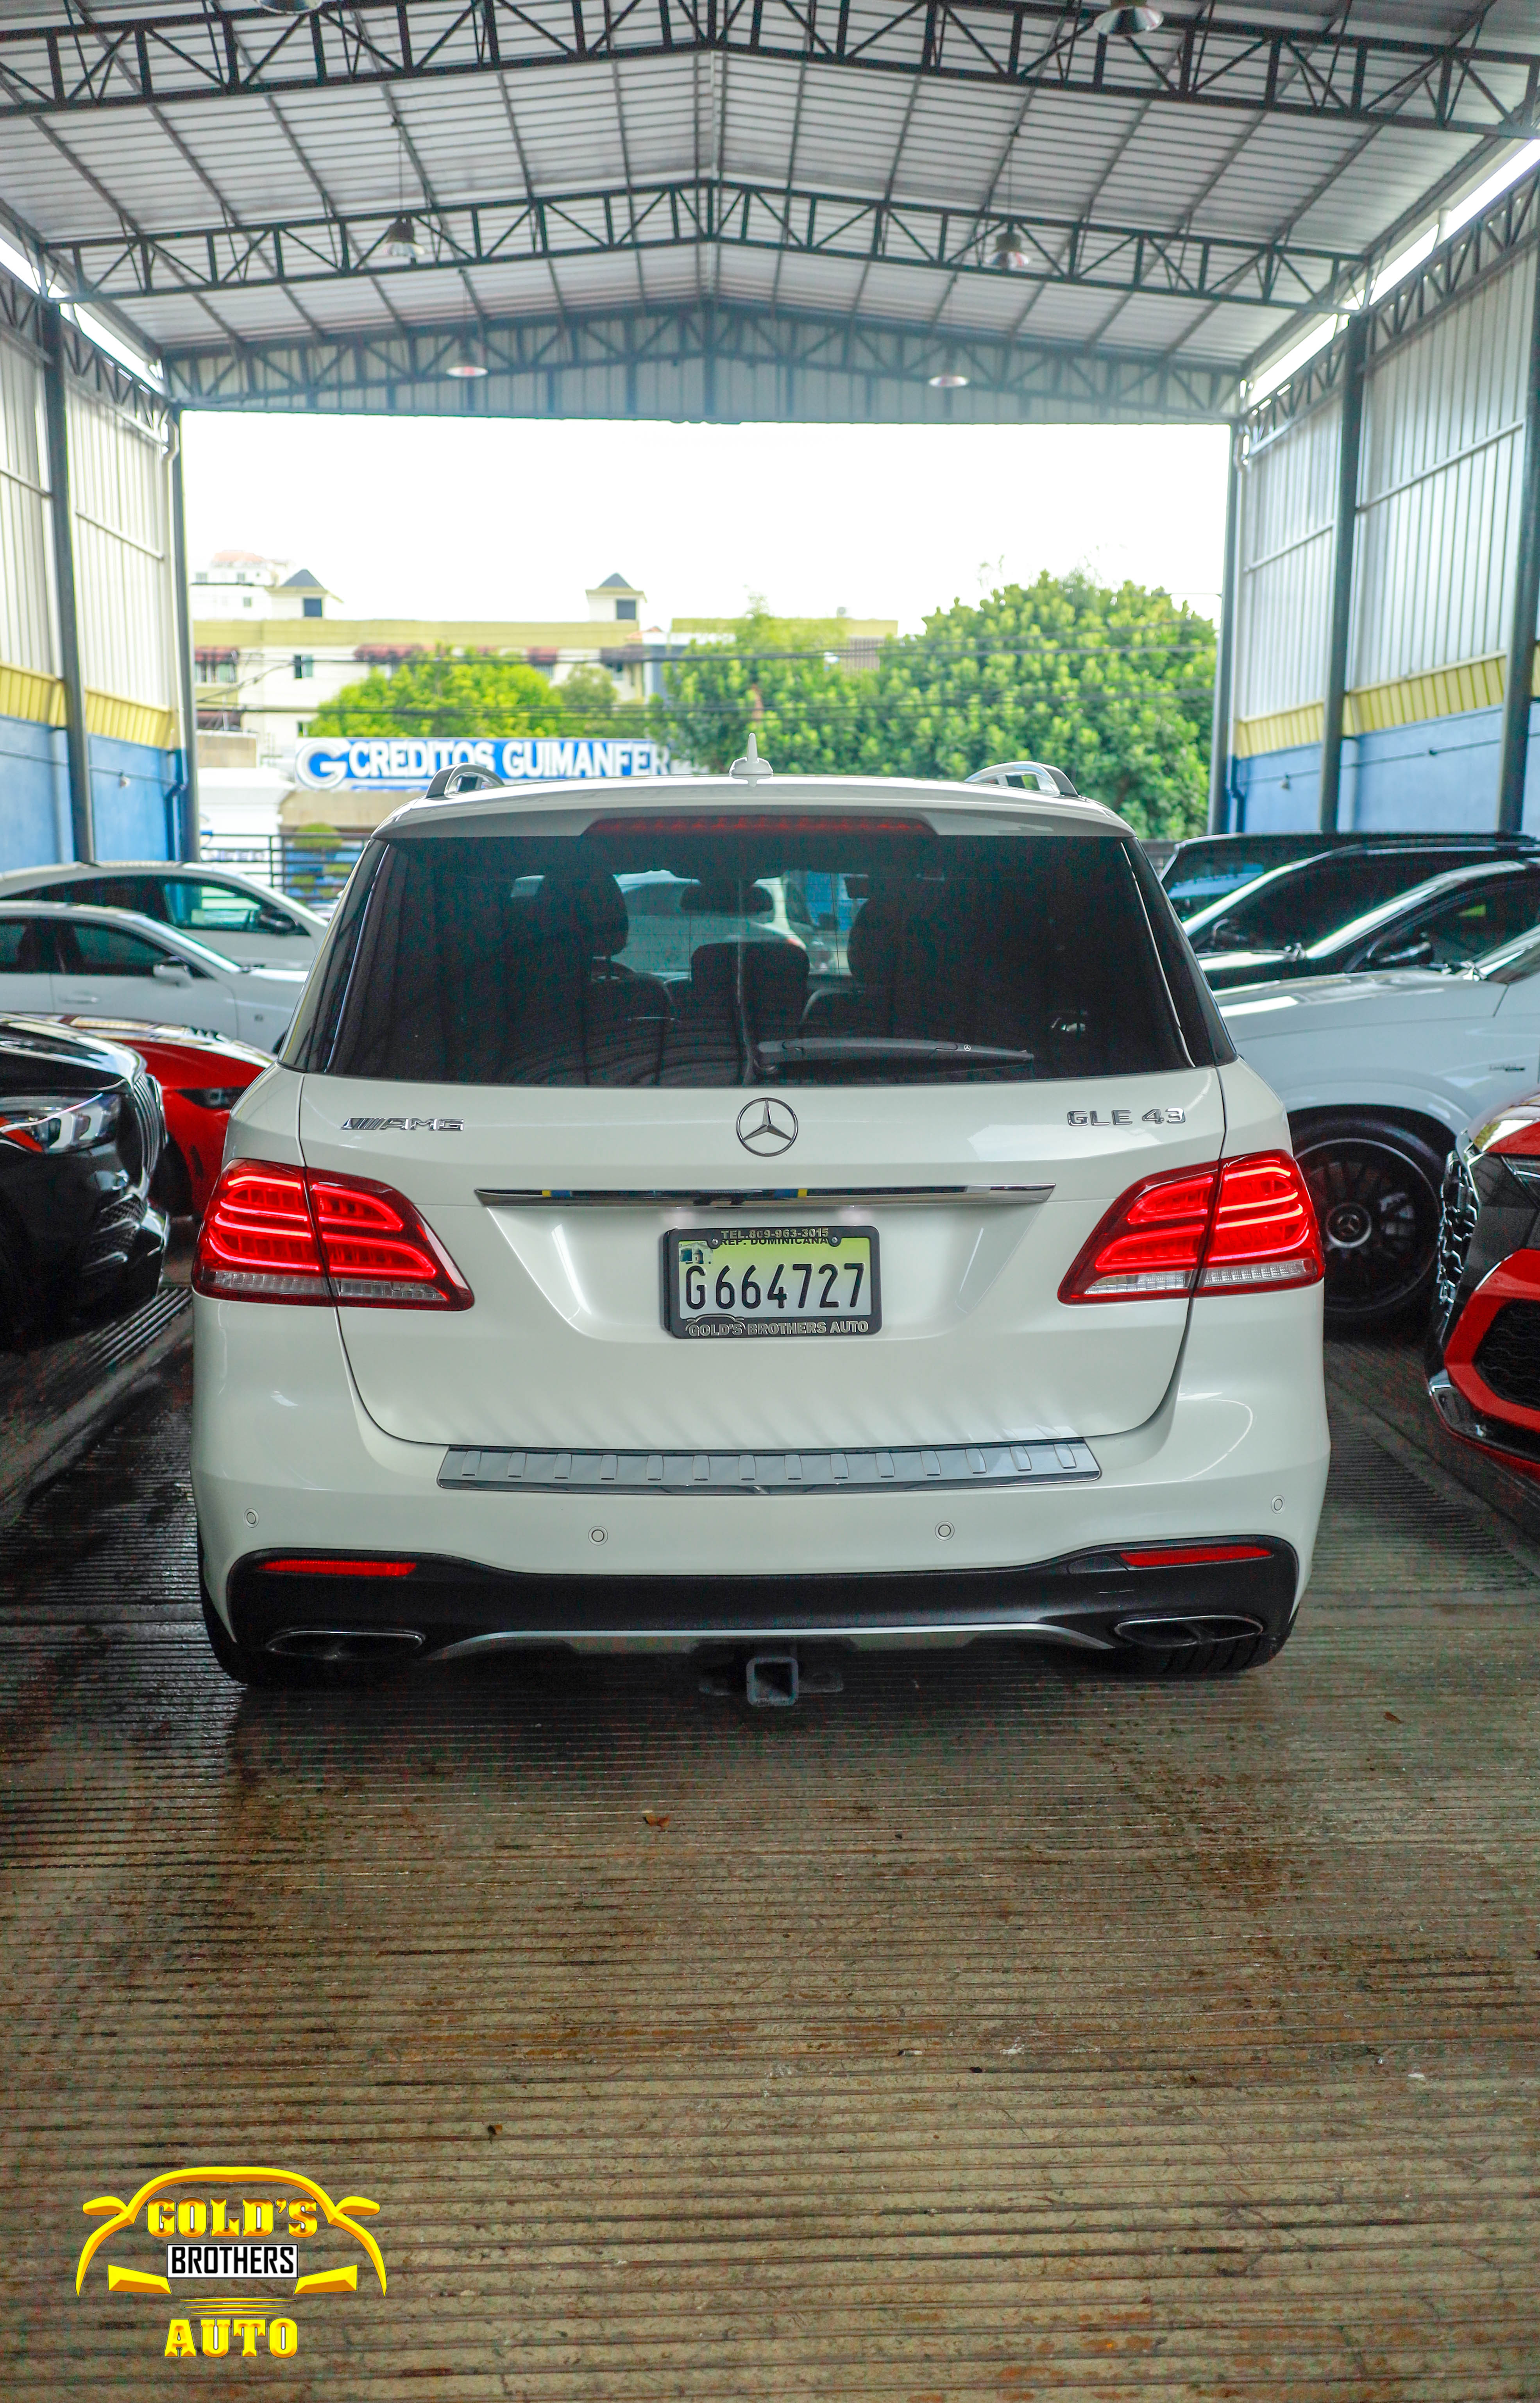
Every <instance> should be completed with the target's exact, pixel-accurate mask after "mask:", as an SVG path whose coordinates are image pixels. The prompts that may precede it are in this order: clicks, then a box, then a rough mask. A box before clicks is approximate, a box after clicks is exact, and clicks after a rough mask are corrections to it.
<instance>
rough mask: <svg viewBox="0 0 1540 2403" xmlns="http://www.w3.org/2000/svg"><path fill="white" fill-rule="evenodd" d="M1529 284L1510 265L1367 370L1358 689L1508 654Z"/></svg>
mask: <svg viewBox="0 0 1540 2403" xmlns="http://www.w3.org/2000/svg"><path fill="white" fill-rule="evenodd" d="M1533 280H1534V271H1533V263H1532V261H1531V260H1530V259H1529V258H1528V257H1519V258H1517V259H1515V260H1514V262H1513V263H1512V265H1511V266H1509V267H1508V268H1506V269H1505V271H1503V272H1501V273H1500V274H1497V275H1494V276H1493V277H1492V278H1491V282H1490V283H1487V284H1485V285H1480V286H1478V288H1477V290H1476V291H1475V292H1473V293H1472V295H1471V296H1470V298H1469V299H1467V300H1465V301H1463V302H1460V303H1457V304H1456V305H1455V306H1454V307H1452V308H1450V309H1449V310H1448V311H1446V312H1445V313H1444V314H1443V315H1441V316H1438V317H1436V318H1435V319H1434V320H1433V322H1432V324H1431V325H1429V326H1425V327H1424V328H1423V329H1422V331H1421V332H1419V333H1418V334H1416V335H1414V336H1413V337H1412V338H1411V339H1410V340H1406V341H1404V342H1402V343H1400V344H1399V345H1398V346H1397V347H1396V348H1395V349H1394V350H1391V351H1389V352H1387V353H1385V354H1384V355H1383V356H1382V357H1381V358H1380V359H1379V360H1378V361H1377V362H1375V364H1374V365H1373V367H1372V368H1371V370H1370V373H1369V376H1368V380H1367V389H1366V392H1365V398H1364V440H1363V451H1362V455H1361V459H1360V467H1359V487H1358V535H1357V562H1356V571H1355V575H1354V579H1353V583H1354V606H1353V634H1352V638H1351V642H1350V647H1349V653H1348V658H1349V671H1348V681H1349V683H1350V685H1354V686H1359V685H1377V684H1384V683H1388V682H1389V681H1390V680H1391V679H1392V678H1393V677H1397V676H1408V675H1417V674H1422V673H1424V672H1426V671H1427V670H1428V669H1430V668H1441V667H1447V666H1450V665H1452V664H1453V663H1454V662H1455V661H1457V660H1474V659H1481V658H1485V657H1490V656H1491V654H1493V653H1495V652H1500V651H1505V650H1506V648H1507V642H1508V619H1509V617H1510V614H1511V611H1512V607H1513V565H1514V558H1515V553H1516V550H1517V547H1518V514H1517V513H1518V508H1519V479H1520V476H1521V474H1522V469H1523V451H1524V386H1525V374H1526V367H1527V361H1528V352H1529V336H1530V310H1531V297H1532V293H1533ZM1300 431H1301V433H1303V432H1304V431H1305V429H1304V428H1301V429H1300Z"/></svg>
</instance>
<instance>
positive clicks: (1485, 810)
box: [1229, 702, 1540, 834]
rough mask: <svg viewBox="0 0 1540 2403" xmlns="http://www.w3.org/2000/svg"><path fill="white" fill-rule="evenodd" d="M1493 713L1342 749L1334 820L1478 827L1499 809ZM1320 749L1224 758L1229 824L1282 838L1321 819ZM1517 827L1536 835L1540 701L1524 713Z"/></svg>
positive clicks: (1389, 731) (1499, 721) (1379, 827)
mask: <svg viewBox="0 0 1540 2403" xmlns="http://www.w3.org/2000/svg"><path fill="white" fill-rule="evenodd" d="M1502 737H1503V713H1502V711H1501V710H1499V709H1473V710H1467V711H1465V712H1464V714H1463V715H1459V716H1454V717H1428V718H1422V719H1420V720H1419V722H1418V723H1417V724H1416V725H1414V726H1393V727H1388V728H1386V729H1384V730H1383V731H1382V732H1380V733H1377V734H1360V735H1350V736H1349V737H1348V739H1347V740H1346V742H1345V743H1343V745H1342V799H1341V810H1340V815H1339V824H1340V825H1341V826H1342V827H1343V829H1344V830H1345V831H1353V832H1360V831H1361V832H1363V833H1367V834H1392V833H1434V834H1443V833H1451V834H1452V833H1484V832H1486V831H1487V829H1488V828H1490V827H1491V825H1492V824H1493V822H1494V820H1495V818H1496V815H1497V755H1498V750H1499V746H1500V744H1501V743H1502ZM1320 794H1321V751H1320V745H1319V744H1318V743H1304V744H1301V745H1300V746H1299V748H1298V749H1297V750H1290V751H1266V752H1262V753H1260V754H1259V755H1258V756H1257V757H1256V758H1254V759H1235V760H1232V761H1231V763H1230V810H1229V822H1230V825H1231V826H1236V827H1242V826H1243V827H1245V828H1246V830H1247V831H1248V832H1249V833H1252V834H1264V833H1265V834H1290V833H1293V832H1295V831H1296V830H1297V829H1298V828H1302V827H1307V826H1314V825H1315V824H1316V823H1317V820H1318V818H1319V815H1320V807H1321V801H1320ZM1524 828H1525V832H1526V833H1529V834H1540V702H1536V704H1535V705H1534V707H1533V709H1532V710H1531V712H1530V756H1529V775H1528V780H1527V783H1526V785H1525V790H1524Z"/></svg>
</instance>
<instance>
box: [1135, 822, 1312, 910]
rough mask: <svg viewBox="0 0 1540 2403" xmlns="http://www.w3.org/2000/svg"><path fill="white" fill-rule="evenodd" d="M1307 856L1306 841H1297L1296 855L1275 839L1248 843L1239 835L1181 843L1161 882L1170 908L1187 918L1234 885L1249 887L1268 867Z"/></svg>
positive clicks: (1228, 891) (1308, 848) (1308, 847)
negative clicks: (1168, 895)
mask: <svg viewBox="0 0 1540 2403" xmlns="http://www.w3.org/2000/svg"><path fill="white" fill-rule="evenodd" d="M1309 853H1310V842H1309V839H1308V838H1302V839H1301V840H1300V842H1299V845H1298V850H1297V853H1296V852H1295V851H1294V849H1293V848H1292V847H1291V846H1290V845H1288V844H1286V843H1281V842H1279V841H1278V840H1277V839H1276V838H1274V839H1273V840H1271V841H1269V840H1263V841H1261V842H1256V843H1249V842H1247V841H1246V840H1244V839H1243V838H1242V837H1241V836H1238V835H1225V836H1222V837H1221V838H1220V839H1219V840H1217V841H1216V842H1212V843H1203V842H1195V843H1187V844H1184V846H1183V848H1182V849H1181V851H1179V852H1178V853H1177V854H1176V855H1175V857H1174V858H1173V859H1172V860H1171V861H1170V863H1169V864H1168V866H1167V868H1166V869H1165V872H1164V878H1163V882H1164V883H1165V887H1166V891H1167V892H1168V893H1169V894H1170V895H1171V897H1172V907H1173V908H1174V909H1175V910H1176V911H1177V912H1178V914H1179V915H1180V916H1181V917H1184V918H1190V917H1191V915H1192V913H1193V911H1194V910H1204V909H1206V908H1207V907H1208V905H1209V903H1210V902H1211V901H1217V900H1219V899H1220V897H1221V896H1223V895H1224V894H1226V893H1233V892H1234V891H1235V890H1236V888H1237V886H1238V885H1242V884H1249V883H1250V882H1251V881H1252V878H1253V877H1254V876H1262V875H1265V874H1266V872H1267V870H1268V869H1269V868H1278V867H1281V866H1282V865H1283V862H1284V861H1285V860H1287V859H1290V858H1292V857H1295V856H1298V857H1300V858H1305V857H1308V855H1309Z"/></svg>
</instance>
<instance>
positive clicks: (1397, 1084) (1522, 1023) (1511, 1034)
mask: <svg viewBox="0 0 1540 2403" xmlns="http://www.w3.org/2000/svg"><path fill="white" fill-rule="evenodd" d="M1525 945H1528V946H1532V947H1533V946H1534V938H1533V937H1526V938H1523V942H1522V943H1521V944H1510V945H1505V947H1504V949H1503V951H1499V952H1496V953H1493V954H1491V957H1492V958H1493V959H1498V960H1501V959H1504V958H1505V957H1507V956H1508V955H1509V954H1517V953H1520V952H1521V951H1523V949H1524V946H1525ZM1217 999H1218V1004H1219V1011H1220V1015H1221V1016H1222V1017H1223V1019H1224V1021H1225V1023H1226V1025H1227V1026H1228V1028H1229V1031H1230V1035H1231V1038H1232V1039H1233V1041H1234V1043H1235V1047H1236V1049H1237V1050H1238V1051H1240V1053H1241V1054H1242V1058H1244V1059H1245V1060H1247V1061H1248V1062H1249V1063H1250V1064H1251V1065H1252V1066H1253V1067H1254V1068H1255V1069H1256V1073H1257V1075H1258V1076H1263V1077H1265V1078H1266V1079H1267V1082H1268V1083H1269V1085H1270V1087H1271V1088H1272V1090H1273V1091H1274V1092H1275V1093H1276V1094H1277V1095H1278V1098H1279V1100H1280V1101H1281V1102H1282V1103H1283V1107H1284V1108H1285V1109H1286V1110H1287V1111H1288V1112H1289V1113H1290V1115H1291V1116H1295V1115H1297V1114H1298V1113H1300V1112H1302V1111H1305V1110H1330V1109H1354V1110H1362V1109H1366V1108H1370V1109H1383V1110H1391V1111H1396V1112H1401V1113H1406V1112H1411V1113H1413V1114H1415V1115H1417V1116H1420V1117H1422V1118H1432V1119H1435V1120H1436V1122H1437V1124H1438V1125H1439V1126H1440V1127H1442V1128H1443V1129H1444V1130H1445V1131H1446V1132H1447V1133H1449V1134H1450V1136H1454V1135H1457V1134H1458V1133H1459V1132H1461V1130H1462V1128H1464V1127H1465V1126H1467V1125H1468V1124H1469V1123H1470V1121H1471V1120H1472V1119H1473V1118H1482V1117H1486V1116H1489V1115H1490V1114H1491V1112H1492V1111H1494V1110H1498V1109H1502V1108H1503V1107H1505V1105H1506V1104H1507V1103H1509V1102H1514V1101H1518V1100H1519V1098H1520V1097H1521V1096H1522V1095H1523V1094H1525V1093H1527V1092H1532V1091H1533V1089H1534V1085H1535V1082H1536V1079H1537V1076H1540V947H1535V958H1534V970H1533V973H1529V974H1526V975H1524V976H1521V977H1518V978H1516V979H1514V981H1512V982H1511V983H1503V982H1499V981H1497V980H1496V979H1495V978H1493V977H1491V976H1490V975H1485V974H1481V975H1475V974H1469V973H1463V974H1459V975H1452V976H1451V975H1441V974H1439V973H1438V972H1437V971H1436V970H1434V969H1428V968H1396V969H1392V970H1384V971H1380V972H1378V973H1375V974H1366V975H1359V976H1342V977H1310V978H1305V979H1301V980H1300V981H1299V982H1297V983H1291V984H1283V985H1276V984H1269V985H1256V986H1246V985H1240V986H1237V987H1236V988H1235V989H1234V991H1233V992H1230V993H1221V994H1219V995H1218V996H1217Z"/></svg>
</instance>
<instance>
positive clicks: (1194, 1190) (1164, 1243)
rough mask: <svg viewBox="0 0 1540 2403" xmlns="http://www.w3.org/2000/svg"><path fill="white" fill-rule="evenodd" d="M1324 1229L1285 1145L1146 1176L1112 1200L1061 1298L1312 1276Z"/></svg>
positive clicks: (1168, 1293) (1231, 1286) (1310, 1279)
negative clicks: (1283, 1148)
mask: <svg viewBox="0 0 1540 2403" xmlns="http://www.w3.org/2000/svg"><path fill="white" fill-rule="evenodd" d="M1322 1274H1323V1267H1322V1259H1321V1238H1320V1236H1319V1234H1318V1233H1317V1231H1316V1226H1315V1213H1314V1211H1313V1210H1312V1209H1311V1200H1310V1195H1309V1193H1308V1192H1307V1191H1306V1189H1305V1181H1304V1179H1303V1177H1302V1176H1301V1175H1300V1174H1299V1171H1298V1169H1297V1166H1296V1165H1295V1162H1294V1161H1293V1160H1291V1159H1290V1158H1289V1155H1288V1153H1287V1152H1286V1151H1257V1152H1252V1153H1249V1154H1248V1155H1247V1156H1246V1157H1245V1158H1244V1159H1242V1160H1224V1161H1216V1162H1214V1165H1213V1166H1210V1167H1204V1168H1186V1169H1177V1170H1174V1171H1170V1172H1168V1173H1167V1174H1165V1175H1163V1176H1146V1177H1145V1179H1144V1180H1143V1181H1142V1183H1140V1184H1138V1185H1132V1186H1131V1187H1130V1188H1129V1190H1128V1191H1127V1192H1126V1193H1125V1194H1124V1195H1123V1196H1122V1197H1121V1199H1120V1200H1119V1201H1117V1202H1115V1203H1114V1204H1113V1207H1112V1208H1111V1209H1110V1210H1109V1211H1108V1212H1107V1215H1106V1216H1105V1217H1104V1218H1103V1221H1102V1223H1101V1225H1100V1226H1099V1227H1098V1228H1097V1229H1096V1231H1095V1233H1094V1234H1093V1235H1092V1236H1091V1239H1090V1241H1089V1243H1088V1244H1087V1245H1086V1247H1085V1250H1084V1251H1083V1252H1082V1253H1081V1254H1080V1257H1079V1258H1078V1259H1077V1260H1076V1261H1075V1266H1074V1267H1073V1268H1072V1269H1071V1271H1070V1272H1069V1274H1068V1276H1067V1277H1066V1278H1065V1279H1064V1282H1063V1284H1062V1285H1061V1286H1060V1288H1059V1299H1060V1300H1061V1301H1151V1300H1159V1299H1172V1298H1173V1297H1175V1296H1177V1295H1182V1294H1190V1293H1194V1292H1197V1293H1200V1294H1207V1293H1243V1292H1256V1291H1257V1290H1258V1289H1260V1290H1263V1291H1268V1292H1272V1291H1275V1290H1277V1289H1278V1288H1279V1287H1280V1286H1286V1285H1316V1284H1319V1282H1320V1280H1321V1277H1322Z"/></svg>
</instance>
